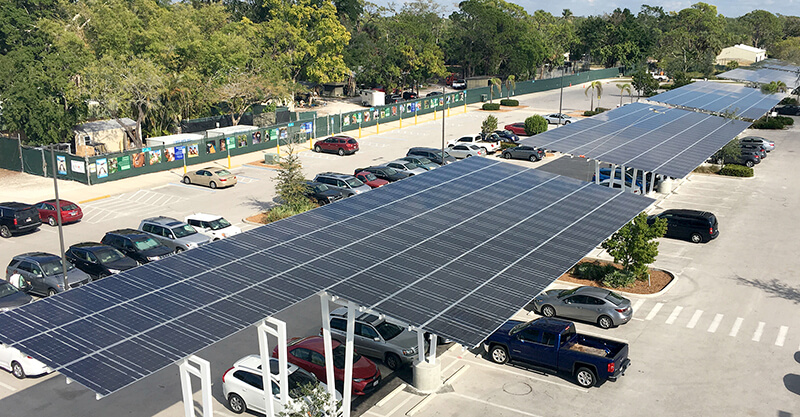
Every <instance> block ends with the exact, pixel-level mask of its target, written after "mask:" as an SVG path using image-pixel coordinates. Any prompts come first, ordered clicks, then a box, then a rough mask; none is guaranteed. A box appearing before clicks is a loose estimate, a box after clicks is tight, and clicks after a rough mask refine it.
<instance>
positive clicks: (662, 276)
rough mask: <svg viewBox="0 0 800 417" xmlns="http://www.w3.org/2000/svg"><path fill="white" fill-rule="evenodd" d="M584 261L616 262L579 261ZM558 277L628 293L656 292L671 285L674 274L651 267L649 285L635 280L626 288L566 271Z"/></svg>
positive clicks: (582, 260)
mask: <svg viewBox="0 0 800 417" xmlns="http://www.w3.org/2000/svg"><path fill="white" fill-rule="evenodd" d="M583 262H598V263H600V264H604V265H609V264H614V263H613V262H607V261H601V260H597V259H591V258H583V259H581V262H579V263H583ZM614 266H617V267H618V268H620V269H621V267H620V266H619V265H617V264H614ZM558 279H559V281H566V282H571V283H573V284H580V285H588V286H592V287H600V288H607V289H609V290H614V291H617V290H619V291H622V292H627V293H632V294H655V293H657V292H659V291H661V290H663V289H664V288H665V287H666V286H667V285H669V283H670V282H672V279H673V277H672V275H670V274H669V273H667V272H665V271H662V270H660V269H652V268H651V269H650V285H649V286H648V285H647V284H648V282H647V281H636V282H634V284H633V286H630V287H625V288H608V287H605V286H603V285H602V284H601V283H599V282H597V281H591V280H588V279H582V278H578V277H576V276H574V275H572V274H570V273H566V274H564V275H562V276H561V277H560V278H558Z"/></svg>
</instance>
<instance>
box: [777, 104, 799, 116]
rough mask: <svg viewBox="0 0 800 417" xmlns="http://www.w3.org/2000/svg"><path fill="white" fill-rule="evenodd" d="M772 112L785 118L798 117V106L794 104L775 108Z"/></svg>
mask: <svg viewBox="0 0 800 417" xmlns="http://www.w3.org/2000/svg"><path fill="white" fill-rule="evenodd" d="M774 110H775V111H776V112H778V114H782V115H785V116H800V106H798V105H795V104H785V105H780V106H775V109H774Z"/></svg>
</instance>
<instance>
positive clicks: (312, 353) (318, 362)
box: [272, 336, 381, 395]
mask: <svg viewBox="0 0 800 417" xmlns="http://www.w3.org/2000/svg"><path fill="white" fill-rule="evenodd" d="M331 343H332V345H331V346H332V347H333V367H334V370H333V378H334V379H335V380H336V389H337V390H339V391H340V392H341V390H342V387H343V386H344V353H345V352H344V345H343V344H341V343H339V342H337V341H336V340H331ZM286 350H287V351H288V352H289V355H288V357H287V358H286V360H287V361H288V362H289V363H293V364H295V365H297V366H298V367H300V368H302V369H305V370H306V371H308V372H311V373H312V374H314V375H316V377H317V379H319V380H320V381H322V382H326V380H327V376H326V374H325V347H324V344H323V340H322V337H320V336H309V337H305V338H300V337H295V338H293V339H289V342H288V347H287V348H286ZM272 357H273V358H277V357H278V347H277V346H276V347H275V349H273V350H272ZM380 383H381V372H380V371H379V370H378V367H377V366H375V363H374V362H372V361H371V360H369V359H367V358H365V357H363V356H361V355H359V354H358V353H357V352H355V350H354V351H353V394H355V395H364V394H369V393H370V392H372V391H375V390H376V389H377V388H378V385H379V384H380Z"/></svg>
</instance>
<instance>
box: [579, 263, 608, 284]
mask: <svg viewBox="0 0 800 417" xmlns="http://www.w3.org/2000/svg"><path fill="white" fill-rule="evenodd" d="M616 270H617V268H616V267H615V266H614V265H611V264H603V263H600V262H581V263H579V264H577V265H575V267H574V268H572V275H575V276H576V277H578V278H581V279H588V280H592V281H598V282H599V281H601V280H602V279H603V277H605V276H606V275H608V274H610V273H612V272H614V271H616Z"/></svg>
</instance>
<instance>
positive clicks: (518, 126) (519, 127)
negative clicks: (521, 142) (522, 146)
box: [504, 122, 527, 135]
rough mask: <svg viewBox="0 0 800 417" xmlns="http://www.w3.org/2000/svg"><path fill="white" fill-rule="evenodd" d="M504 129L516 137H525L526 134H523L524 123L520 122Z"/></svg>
mask: <svg viewBox="0 0 800 417" xmlns="http://www.w3.org/2000/svg"><path fill="white" fill-rule="evenodd" d="M504 129H506V130H510V131H512V132H514V133H516V134H518V135H527V133H525V123H522V122H519V123H511V124H510V125H506V126H505V128H504Z"/></svg>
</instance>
